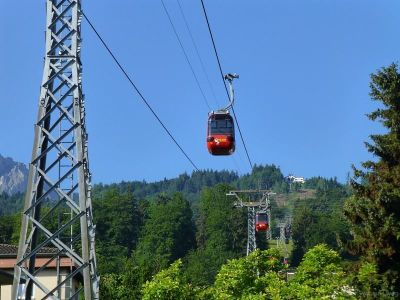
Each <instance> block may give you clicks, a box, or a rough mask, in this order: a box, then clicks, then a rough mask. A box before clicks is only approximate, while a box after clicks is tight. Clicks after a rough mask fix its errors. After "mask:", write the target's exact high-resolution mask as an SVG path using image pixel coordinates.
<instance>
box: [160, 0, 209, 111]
mask: <svg viewBox="0 0 400 300" xmlns="http://www.w3.org/2000/svg"><path fill="white" fill-rule="evenodd" d="M161 4H162V6H163V8H164V11H165V14H166V15H167V17H168V20H169V23H170V24H171V27H172V30H173V31H174V34H175V37H176V39H177V40H178V42H179V45H180V46H181V49H182V52H183V54H184V55H185V58H186V62H187V63H188V65H189V67H190V70H191V71H192V74H193V77H194V79H195V80H196V83H197V86H198V88H199V90H200V92H201V95H202V96H203V100H204V103H205V104H206V105H207V107H208V109H209V110H211V106H210V104H209V103H208V101H207V98H206V95H205V94H204V91H203V89H202V88H201V85H200V82H199V79H198V78H197V76H196V73H195V72H194V69H193V66H192V64H191V63H190V60H189V57H188V55H187V53H186V50H185V48H184V47H183V44H182V41H181V39H180V37H179V35H178V32H177V30H176V28H175V25H174V23H173V22H172V18H171V15H170V14H169V12H168V9H167V7H166V6H165V3H164V1H163V0H161Z"/></svg>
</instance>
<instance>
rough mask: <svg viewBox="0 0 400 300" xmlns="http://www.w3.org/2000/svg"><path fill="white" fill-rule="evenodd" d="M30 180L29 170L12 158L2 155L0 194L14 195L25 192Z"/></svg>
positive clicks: (0, 156)
mask: <svg viewBox="0 0 400 300" xmlns="http://www.w3.org/2000/svg"><path fill="white" fill-rule="evenodd" d="M27 180H28V168H27V166H26V165H25V164H23V163H21V162H16V161H14V160H13V159H12V158H11V157H4V156H2V155H1V154H0V194H1V193H7V194H9V195H13V194H16V193H20V192H24V191H25V189H26V184H27Z"/></svg>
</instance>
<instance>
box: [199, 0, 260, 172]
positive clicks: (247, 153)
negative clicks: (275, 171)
mask: <svg viewBox="0 0 400 300" xmlns="http://www.w3.org/2000/svg"><path fill="white" fill-rule="evenodd" d="M200 1H201V5H202V7H203V13H204V17H205V19H206V21H207V27H208V32H209V33H210V37H211V41H212V44H213V47H214V53H215V56H216V58H217V62H218V67H219V71H220V73H221V78H222V81H223V83H224V87H225V91H226V94H227V96H228V99H229V100H230V96H229V92H228V87H227V86H226V82H225V76H224V73H223V72H222V66H221V62H220V60H219V56H218V51H217V47H216V45H215V41H214V36H213V34H212V31H211V26H210V22H209V21H208V16H207V11H206V8H205V6H204V2H203V0H200ZM232 112H233V116H234V117H235V123H236V126H237V128H238V130H239V134H240V138H241V140H242V143H243V146H244V150H245V152H246V155H247V159H248V161H249V164H250V168H251V169H253V163H252V162H251V159H250V155H249V152H248V151H247V147H246V143H245V141H244V138H243V134H242V130H241V129H240V126H239V122H238V120H237V117H236V113H235V109H234V108H233V106H232Z"/></svg>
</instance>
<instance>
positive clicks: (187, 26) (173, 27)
mask: <svg viewBox="0 0 400 300" xmlns="http://www.w3.org/2000/svg"><path fill="white" fill-rule="evenodd" d="M161 3H162V5H163V8H164V11H165V13H166V15H167V17H168V19H169V22H170V24H171V26H172V29H173V30H174V33H175V36H176V38H177V40H178V42H179V45H180V46H181V49H182V51H183V53H184V55H185V58H186V61H187V63H188V64H189V66H190V69H191V70H192V74H193V76H194V78H195V79H196V82H197V85H198V87H199V89H200V91H201V93H202V95H203V98H204V100H205V101H204V102H205V104H206V105H207V107H208V109H209V110H210V111H211V110H212V109H211V107H210V105H209V103H208V101H207V99H206V97H205V95H204V93H203V90H202V89H201V87H200V84H199V81H198V80H197V76H196V75H195V72H194V70H193V68H192V65H191V63H190V61H189V58H188V56H187V53H186V51H185V49H184V47H183V43H182V42H181V39H180V38H179V35H178V32H177V30H176V27H175V26H174V24H173V22H172V18H171V15H170V14H169V13H168V9H167V8H166V6H165V2H164V1H163V0H161ZM177 3H178V6H179V10H180V12H181V15H182V18H183V20H184V22H185V25H186V29H187V31H188V32H189V35H190V38H191V40H192V43H193V46H194V48H195V50H196V54H197V57H198V59H199V61H200V64H201V66H202V70H203V72H204V74H205V76H206V78H207V81H208V84H209V86H210V90H211V92H212V94H213V96H214V99H215V100H216V96H215V92H214V89H213V88H212V85H211V81H210V78H209V77H208V74H207V72H206V70H205V66H204V63H203V60H202V59H201V57H200V53H199V50H198V48H197V45H196V42H195V41H194V37H193V35H192V32H191V30H190V27H189V23H188V22H187V19H186V17H185V13H184V12H183V9H182V6H181V3H180V1H179V0H177ZM216 102H217V105H218V101H217V100H216ZM231 157H232V159H233V161H234V164H235V165H236V168H237V169H238V171H239V172H240V170H239V165H238V163H237V162H236V160H235V158H234V157H233V156H231Z"/></svg>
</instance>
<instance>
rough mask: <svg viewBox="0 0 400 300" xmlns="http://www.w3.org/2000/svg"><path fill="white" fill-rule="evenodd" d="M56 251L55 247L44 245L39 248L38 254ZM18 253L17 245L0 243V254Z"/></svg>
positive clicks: (10, 254) (11, 254) (54, 252)
mask: <svg viewBox="0 0 400 300" xmlns="http://www.w3.org/2000/svg"><path fill="white" fill-rule="evenodd" d="M57 252H58V249H57V248H51V247H44V248H42V249H41V250H39V252H38V254H42V255H46V254H47V255H49V254H56V253H57ZM17 254H18V246H15V245H9V244H0V256H13V255H15V256H17Z"/></svg>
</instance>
